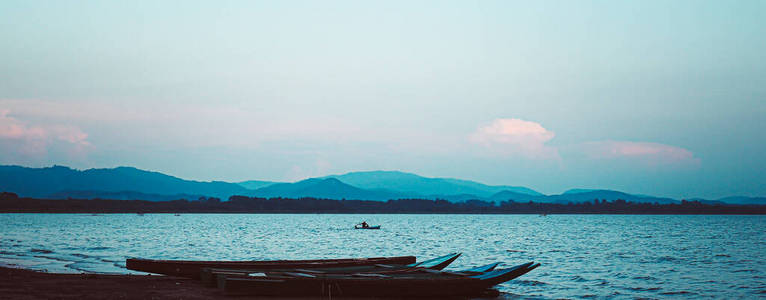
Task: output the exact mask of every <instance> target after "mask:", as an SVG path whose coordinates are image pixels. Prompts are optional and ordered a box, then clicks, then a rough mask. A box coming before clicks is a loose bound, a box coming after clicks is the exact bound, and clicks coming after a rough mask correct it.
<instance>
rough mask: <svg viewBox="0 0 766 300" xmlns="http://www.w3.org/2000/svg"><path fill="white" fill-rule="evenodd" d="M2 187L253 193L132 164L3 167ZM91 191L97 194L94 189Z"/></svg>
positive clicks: (28, 191) (23, 191)
mask: <svg viewBox="0 0 766 300" xmlns="http://www.w3.org/2000/svg"><path fill="white" fill-rule="evenodd" d="M0 190H4V191H11V192H14V193H17V194H19V195H21V196H25V197H36V198H48V197H51V198H54V197H55V198H67V197H70V196H77V195H83V192H81V191H100V192H120V193H124V192H126V191H132V192H138V193H144V194H157V195H178V194H189V195H205V196H212V197H218V198H221V199H227V198H228V197H229V196H231V195H248V194H249V193H250V192H251V191H250V190H248V189H246V188H244V187H242V186H240V185H238V184H234V183H228V182H222V181H213V182H201V181H191V180H183V179H180V178H178V177H173V176H169V175H165V174H162V173H158V172H150V171H144V170H139V169H136V168H131V167H118V168H113V169H88V170H84V171H80V170H74V169H70V168H68V167H62V166H54V167H50V168H25V167H18V166H0ZM68 191H69V192H68ZM89 193H91V194H93V195H96V194H95V193H93V192H89ZM99 197H101V196H99Z"/></svg>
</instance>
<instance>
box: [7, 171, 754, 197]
mask: <svg viewBox="0 0 766 300" xmlns="http://www.w3.org/2000/svg"><path fill="white" fill-rule="evenodd" d="M0 191H7V192H13V193H16V194H18V195H19V196H22V197H34V198H51V199H66V198H81V199H93V198H102V199H118V200H138V199H143V200H150V201H167V200H176V199H187V200H196V199H199V198H200V197H202V196H205V197H217V198H220V199H221V200H227V199H228V198H229V196H233V195H242V196H250V197H253V196H257V197H264V198H272V197H284V198H302V197H314V198H324V199H353V200H376V201H386V200H389V199H405V198H407V199H444V200H448V201H451V202H468V201H472V200H480V201H487V202H495V203H499V202H503V201H509V200H512V201H514V202H529V201H532V202H538V203H563V204H566V203H568V202H573V203H581V202H586V201H587V202H592V201H593V200H595V199H598V200H608V201H614V200H618V199H622V200H625V201H630V202H642V203H655V202H656V203H660V204H669V203H680V201H679V200H675V199H671V198H663V197H654V196H647V195H636V194H629V193H624V192H620V191H614V190H599V189H571V190H568V191H566V192H564V193H563V194H560V195H543V194H541V193H538V192H536V191H534V190H532V189H529V188H525V187H519V186H508V185H486V184H481V183H478V182H474V181H469V180H460V179H452V178H429V177H423V176H419V175H416V174H412V173H405V172H398V171H371V172H351V173H346V174H342V175H330V176H326V177H320V178H312V179H307V180H303V181H298V182H293V183H280V182H272V181H262V180H250V181H243V182H239V183H229V182H223V181H211V182H202V181H192V180H184V179H181V178H178V177H173V176H169V175H165V174H162V173H158V172H151V171H144V170H139V169H136V168H132V167H118V168H112V169H88V170H82V171H81V170H74V169H71V168H68V167H62V166H53V167H49V168H26V167H20V166H0ZM694 200H698V201H700V202H702V203H708V204H723V203H726V204H760V205H766V198H764V197H743V196H735V197H726V198H721V199H717V200H705V199H694Z"/></svg>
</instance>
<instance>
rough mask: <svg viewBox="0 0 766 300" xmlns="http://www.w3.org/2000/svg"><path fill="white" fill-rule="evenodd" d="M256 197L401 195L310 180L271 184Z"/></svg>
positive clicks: (374, 197) (383, 197) (378, 197)
mask: <svg viewBox="0 0 766 300" xmlns="http://www.w3.org/2000/svg"><path fill="white" fill-rule="evenodd" d="M253 195H255V196H258V197H265V198H270V197H288V198H301V197H315V198H326V199H349V200H350V199H353V200H378V201H385V200H388V199H397V198H400V197H403V194H400V193H397V192H392V191H386V190H367V189H360V188H358V187H355V186H351V185H348V184H346V183H343V182H341V181H340V180H338V179H336V178H324V179H320V178H312V179H306V180H303V181H298V182H295V183H277V184H272V185H269V186H266V187H263V188H260V189H257V190H255V191H254V192H253Z"/></svg>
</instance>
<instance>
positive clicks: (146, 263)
mask: <svg viewBox="0 0 766 300" xmlns="http://www.w3.org/2000/svg"><path fill="white" fill-rule="evenodd" d="M414 262H415V257H414V256H394V257H371V258H342V259H317V260H265V261H195V260H154V259H141V258H129V259H127V260H126V261H125V265H126V267H127V268H128V269H130V270H134V271H141V272H147V273H156V274H163V275H169V276H179V277H187V278H194V279H199V278H200V271H201V270H202V269H203V268H220V269H258V270H263V269H300V268H336V267H353V266H369V265H376V264H397V265H405V264H411V263H414Z"/></svg>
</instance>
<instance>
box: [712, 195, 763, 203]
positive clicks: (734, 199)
mask: <svg viewBox="0 0 766 300" xmlns="http://www.w3.org/2000/svg"><path fill="white" fill-rule="evenodd" d="M718 201H719V202H724V203H728V204H747V205H750V204H755V205H766V197H747V196H732V197H726V198H721V199H718Z"/></svg>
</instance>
